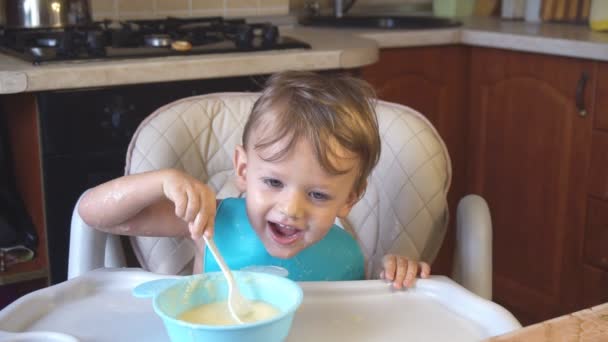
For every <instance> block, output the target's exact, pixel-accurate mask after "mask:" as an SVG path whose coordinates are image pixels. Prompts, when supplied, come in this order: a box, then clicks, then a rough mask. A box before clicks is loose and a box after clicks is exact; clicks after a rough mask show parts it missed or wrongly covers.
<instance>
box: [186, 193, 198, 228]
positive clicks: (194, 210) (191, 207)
mask: <svg viewBox="0 0 608 342" xmlns="http://www.w3.org/2000/svg"><path fill="white" fill-rule="evenodd" d="M186 195H187V196H188V204H187V205H186V212H185V213H184V216H183V220H184V221H186V222H192V221H194V220H195V219H196V215H198V213H199V211H200V210H199V209H200V202H201V199H200V195H199V194H198V193H197V192H196V191H194V189H188V190H186Z"/></svg>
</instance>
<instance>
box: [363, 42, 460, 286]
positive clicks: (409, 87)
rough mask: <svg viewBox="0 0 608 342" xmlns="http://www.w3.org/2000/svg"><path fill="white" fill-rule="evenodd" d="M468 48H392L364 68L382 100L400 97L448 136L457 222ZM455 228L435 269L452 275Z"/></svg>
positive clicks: (451, 202)
mask: <svg viewBox="0 0 608 342" xmlns="http://www.w3.org/2000/svg"><path fill="white" fill-rule="evenodd" d="M468 52H469V48H467V47H463V46H440V47H413V48H391V49H383V50H381V51H380V58H379V60H378V62H376V63H375V64H373V65H370V66H366V67H364V68H362V70H361V76H362V77H363V78H364V79H365V80H367V81H368V82H369V83H371V84H372V85H373V86H374V88H375V89H376V91H377V93H378V97H379V98H380V99H382V100H386V101H390V102H396V103H401V104H403V105H406V106H409V107H411V108H413V109H415V110H417V111H419V112H421V113H422V114H423V115H425V116H426V117H427V118H428V119H429V120H430V121H431V122H432V123H433V125H434V126H435V127H436V128H437V130H438V132H439V134H440V135H441V137H442V138H443V140H444V141H445V143H446V145H447V148H448V150H449V153H450V158H451V160H452V170H453V177H452V186H451V188H450V193H449V199H448V200H449V205H450V209H451V213H452V216H451V217H452V218H454V219H452V220H451V221H452V223H454V221H455V217H456V216H455V213H456V205H457V202H458V200H459V199H460V198H462V196H463V194H464V192H463V190H464V180H465V178H464V176H465V166H466V160H465V150H464V149H465V147H466V146H465V134H466V127H467V122H466V120H465V118H466V105H467V101H468V100H467V94H468V89H467V87H466V82H467V79H468ZM453 241H454V229H450V230H449V231H448V236H447V237H446V242H445V243H444V245H443V248H442V249H441V251H440V254H439V256H438V257H437V260H436V261H435V263H434V265H433V272H434V273H439V274H446V275H450V271H451V270H450V267H451V264H452V261H453V260H452V256H453Z"/></svg>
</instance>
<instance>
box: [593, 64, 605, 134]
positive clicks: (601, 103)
mask: <svg viewBox="0 0 608 342" xmlns="http://www.w3.org/2000/svg"><path fill="white" fill-rule="evenodd" d="M597 76H598V77H597V94H598V95H599V96H596V98H595V101H596V104H597V105H596V108H597V115H596V118H595V127H596V128H599V129H602V130H604V131H608V96H606V94H608V63H605V62H600V63H599V67H598V74H597ZM602 95H603V96H602Z"/></svg>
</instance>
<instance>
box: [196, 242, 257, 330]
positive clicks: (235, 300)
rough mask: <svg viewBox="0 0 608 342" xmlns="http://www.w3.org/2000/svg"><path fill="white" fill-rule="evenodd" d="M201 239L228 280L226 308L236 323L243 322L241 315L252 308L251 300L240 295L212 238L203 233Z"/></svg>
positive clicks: (245, 314) (247, 312) (246, 313)
mask: <svg viewBox="0 0 608 342" xmlns="http://www.w3.org/2000/svg"><path fill="white" fill-rule="evenodd" d="M203 239H205V243H206V244H207V247H209V250H210V251H211V254H213V257H214V258H215V260H216V261H217V263H218V265H219V266H220V269H221V270H222V273H224V277H226V281H227V282H228V310H229V311H230V314H231V315H232V317H233V318H234V319H235V320H236V321H237V322H238V323H241V324H242V323H244V322H243V320H242V319H241V317H245V316H247V315H248V314H249V313H250V312H251V310H252V309H251V302H250V301H249V299H247V298H245V297H243V296H242V295H241V292H240V291H239V287H238V286H237V284H236V282H235V281H234V278H233V277H232V272H230V269H229V268H228V265H226V261H224V258H223V257H222V255H221V254H220V252H219V251H218V249H217V247H216V246H215V242H213V239H208V238H207V236H205V235H203Z"/></svg>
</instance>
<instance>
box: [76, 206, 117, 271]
mask: <svg viewBox="0 0 608 342" xmlns="http://www.w3.org/2000/svg"><path fill="white" fill-rule="evenodd" d="M81 198H82V196H81ZM79 203H80V199H78V202H77V203H76V205H75V206H74V210H73V212H72V223H71V228H70V250H69V256H68V279H72V278H74V277H77V276H79V275H81V274H84V273H86V272H88V271H91V270H94V269H97V268H100V267H125V266H126V261H125V256H124V252H123V249H122V246H121V244H120V237H119V236H117V235H112V234H107V233H105V232H102V231H100V230H97V229H95V228H93V227H91V226H89V225H88V224H86V223H85V222H84V221H83V220H82V218H81V217H80V214H79V213H78V204H79Z"/></svg>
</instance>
